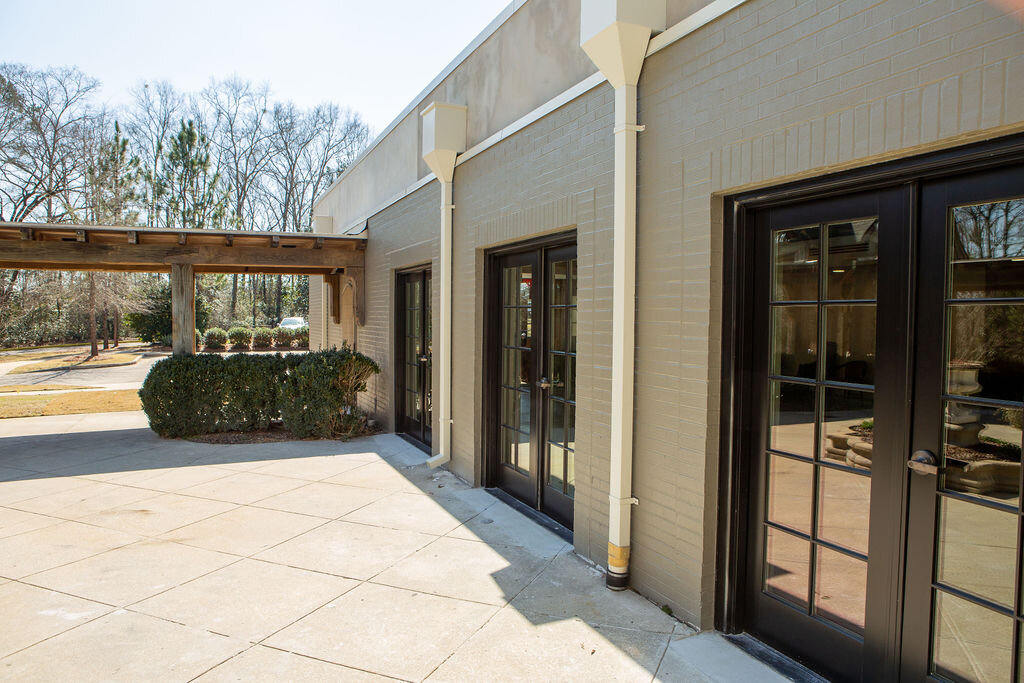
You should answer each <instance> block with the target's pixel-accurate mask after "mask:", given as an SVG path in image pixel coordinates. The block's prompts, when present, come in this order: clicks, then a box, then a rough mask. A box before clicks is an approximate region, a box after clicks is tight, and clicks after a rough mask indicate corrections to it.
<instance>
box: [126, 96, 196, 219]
mask: <svg viewBox="0 0 1024 683" xmlns="http://www.w3.org/2000/svg"><path fill="white" fill-rule="evenodd" d="M131 94H132V97H133V98H134V100H135V103H134V107H132V109H131V110H130V115H129V117H128V121H127V124H126V126H125V128H126V132H127V133H128V136H129V138H130V139H131V142H132V146H133V147H134V150H135V152H136V154H138V155H139V158H140V161H141V167H142V173H143V177H144V178H145V181H146V183H145V194H144V205H145V214H146V225H150V226H158V225H167V222H166V214H165V213H164V211H163V210H162V206H161V205H160V196H161V195H162V192H161V188H160V175H161V172H162V170H163V169H162V161H163V158H164V155H165V153H166V151H167V146H168V144H169V140H170V138H171V137H172V136H173V135H174V134H175V133H176V132H177V130H178V126H179V123H180V121H181V116H182V114H183V113H184V112H185V106H186V103H185V98H184V96H182V95H181V94H180V93H178V92H177V91H176V90H175V89H174V86H173V85H171V84H170V83H168V82H167V81H157V82H155V83H152V84H150V83H142V84H140V85H138V86H136V87H135V88H134V89H132V91H131Z"/></svg>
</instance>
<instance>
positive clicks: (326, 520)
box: [0, 413, 783, 681]
mask: <svg viewBox="0 0 1024 683" xmlns="http://www.w3.org/2000/svg"><path fill="white" fill-rule="evenodd" d="M424 460H425V456H424V455H423V453H421V452H420V451H418V450H416V449H415V448H413V447H411V446H410V445H408V444H407V443H406V442H405V441H403V440H402V439H400V438H398V437H396V436H393V435H380V436H374V437H370V438H364V439H357V440H354V441H350V442H337V441H302V442H288V443H271V444H256V445H228V446H224V445H209V444H199V443H193V442H189V441H176V440H164V439H160V438H159V437H157V436H156V435H155V434H153V433H152V432H151V431H150V430H149V429H148V428H146V427H145V417H144V416H143V415H142V413H109V414H104V415H73V416H61V417H52V418H51V417H46V418H21V419H9V420H0V613H2V614H4V615H5V616H6V618H5V619H3V620H2V621H0V678H3V679H7V680H53V681H58V680H75V681H100V680H125V681H139V680H161V681H190V680H201V681H227V680H246V681H251V680H268V681H271V680H273V681H281V680H346V681H347V680H360V681H362V680H387V679H388V678H391V679H398V680H411V681H419V680H425V679H429V680H438V681H470V680H472V681H481V680H485V681H497V680H530V681H536V680H549V679H559V680H584V679H586V680H622V681H651V680H663V681H754V680H756V681H772V680H783V679H782V677H781V676H780V675H779V674H777V673H776V672H775V671H774V670H772V669H770V668H768V667H766V666H764V665H763V664H761V663H760V662H758V661H756V660H754V659H752V658H751V657H749V656H748V655H747V654H745V653H744V652H743V651H742V650H740V649H738V648H737V647H735V646H733V645H732V644H731V643H730V642H729V641H727V640H725V639H724V638H722V637H721V636H719V635H717V634H712V633H706V634H700V635H695V634H694V631H693V629H691V628H690V627H688V626H686V625H685V624H682V623H680V622H678V621H676V620H674V619H672V618H671V617H669V616H667V615H666V614H664V613H662V611H661V610H660V609H658V607H657V606H655V605H653V604H651V603H650V602H648V601H647V600H645V599H644V598H642V597H641V596H639V595H637V594H636V593H632V592H628V591H627V592H623V593H613V592H610V591H608V590H607V589H606V588H605V587H604V580H603V576H602V574H601V571H600V570H599V569H598V568H596V567H594V566H592V565H590V564H589V563H587V562H585V561H584V560H582V559H581V558H579V557H578V556H576V555H575V554H574V553H573V552H572V549H571V546H570V545H569V544H567V543H565V542H564V541H563V540H562V539H561V538H559V537H558V536H556V535H554V534H552V533H550V532H549V531H547V530H546V529H544V528H542V527H540V526H538V525H536V524H534V523H533V522H532V521H530V520H529V519H527V518H526V517H524V516H522V515H521V514H519V513H518V512H517V511H515V510H514V509H512V508H510V507H508V506H506V505H505V504H504V503H502V502H500V501H498V500H497V499H495V498H494V497H493V496H491V495H490V494H489V493H487V492H486V491H484V490H482V489H471V488H469V487H468V486H466V485H465V484H464V483H463V482H461V481H460V480H458V479H456V478H455V477H454V476H453V475H451V474H450V473H448V472H446V471H443V470H441V471H431V470H428V469H427V467H426V466H425V464H424Z"/></svg>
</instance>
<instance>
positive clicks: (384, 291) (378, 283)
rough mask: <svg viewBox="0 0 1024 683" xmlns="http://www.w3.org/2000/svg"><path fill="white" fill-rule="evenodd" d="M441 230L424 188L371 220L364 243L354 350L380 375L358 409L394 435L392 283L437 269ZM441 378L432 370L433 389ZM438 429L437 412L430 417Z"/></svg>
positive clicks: (436, 188) (436, 200)
mask: <svg viewBox="0 0 1024 683" xmlns="http://www.w3.org/2000/svg"><path fill="white" fill-rule="evenodd" d="M440 229H441V190H440V185H438V184H437V183H431V184H429V185H426V186H424V187H422V188H420V189H419V190H417V191H416V192H414V193H412V194H411V195H409V196H407V197H405V198H404V199H403V200H402V201H400V202H398V203H396V204H392V205H391V206H390V207H388V208H387V209H385V210H384V211H382V212H380V213H378V214H377V215H375V216H373V217H372V218H371V219H370V224H369V234H370V235H372V237H371V239H369V240H368V241H367V243H366V269H365V281H366V282H365V286H366V299H365V302H366V325H365V326H362V327H359V328H358V329H357V330H356V348H357V349H358V350H359V351H361V352H362V353H365V354H366V355H368V356H370V357H371V358H373V359H374V360H375V361H377V363H378V365H380V368H381V372H380V374H379V375H377V376H376V377H375V378H373V379H371V380H370V383H369V386H368V387H367V392H366V393H364V394H362V395H361V396H360V404H361V405H362V407H363V408H364V409H365V410H367V411H369V412H370V413H371V414H373V415H374V416H375V417H376V418H377V419H378V420H379V421H380V422H381V424H382V425H384V426H385V427H386V428H387V429H388V430H393V429H394V417H395V416H394V407H393V405H392V394H393V392H394V385H395V376H394V362H395V357H394V303H395V277H396V273H397V272H398V271H399V270H401V269H403V268H410V267H413V266H419V265H423V264H426V263H430V264H432V267H434V268H435V269H436V268H437V257H438V233H439V232H440ZM432 297H433V298H432V302H433V313H434V320H433V324H434V329H437V325H439V324H440V322H439V319H438V306H437V302H438V294H437V287H436V286H435V287H434V291H433V292H432ZM439 381H440V378H439V377H438V375H437V364H436V363H435V364H434V377H433V383H434V386H437V383H438V382H439ZM434 417H435V421H434V422H435V423H434V425H433V426H434V429H437V421H436V418H437V412H436V411H435V413H434Z"/></svg>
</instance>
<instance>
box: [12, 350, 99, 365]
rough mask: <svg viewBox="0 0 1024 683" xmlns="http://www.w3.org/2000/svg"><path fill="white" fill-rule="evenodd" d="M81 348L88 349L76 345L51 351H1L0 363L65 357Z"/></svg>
mask: <svg viewBox="0 0 1024 683" xmlns="http://www.w3.org/2000/svg"><path fill="white" fill-rule="evenodd" d="M83 350H88V347H78V348H72V349H59V350H53V351H39V352H38V353H3V354H0V363H20V362H22V361H27V360H51V359H57V358H67V357H69V356H74V355H77V354H81V353H82V351H83Z"/></svg>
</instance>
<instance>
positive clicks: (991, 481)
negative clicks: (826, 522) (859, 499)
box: [903, 166, 1024, 681]
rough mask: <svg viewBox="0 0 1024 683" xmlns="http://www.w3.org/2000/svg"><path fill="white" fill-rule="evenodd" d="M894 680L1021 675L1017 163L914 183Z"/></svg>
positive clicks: (1021, 272)
mask: <svg viewBox="0 0 1024 683" xmlns="http://www.w3.org/2000/svg"><path fill="white" fill-rule="evenodd" d="M921 204H922V213H921V225H922V227H921V245H922V246H921V258H920V270H919V274H918V285H917V289H918V306H917V339H918V344H917V365H916V385H917V392H916V396H915V401H914V421H913V438H912V446H911V450H912V456H911V460H910V462H909V463H908V466H909V467H911V471H912V472H913V474H911V475H910V501H911V502H910V518H909V531H908V545H907V558H908V559H907V587H906V618H905V629H904V632H905V634H906V636H905V639H904V640H905V643H904V667H903V670H904V674H905V677H908V678H909V677H913V678H922V677H924V676H925V675H927V676H928V677H930V678H933V679H938V680H950V681H1020V680H1022V679H1024V633H1022V625H1024V611H1022V610H1024V605H1022V595H1021V577H1022V572H1024V565H1022V562H1021V533H1022V531H1021V530H1022V523H1021V520H1022V508H1021V499H1020V489H1021V424H1022V411H1024V167H1020V166H1017V167H1011V168H1004V169H1001V170H997V171H989V172H984V173H979V174H975V175H972V176H969V177H956V178H951V179H947V180H943V181H938V182H934V183H929V184H925V185H923V186H922V190H921Z"/></svg>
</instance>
